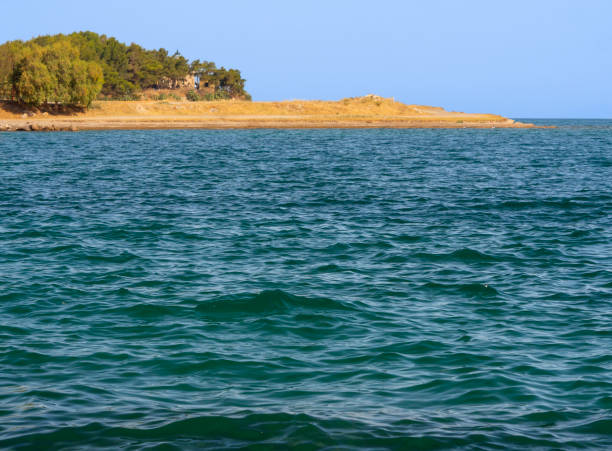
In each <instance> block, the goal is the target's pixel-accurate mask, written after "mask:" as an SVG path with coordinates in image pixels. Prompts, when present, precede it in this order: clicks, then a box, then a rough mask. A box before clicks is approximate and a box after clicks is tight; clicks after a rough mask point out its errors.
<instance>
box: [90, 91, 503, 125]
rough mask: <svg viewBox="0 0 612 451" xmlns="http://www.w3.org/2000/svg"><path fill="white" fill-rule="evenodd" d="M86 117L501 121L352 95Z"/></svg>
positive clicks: (99, 106) (147, 108)
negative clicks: (344, 97)
mask: <svg viewBox="0 0 612 451" xmlns="http://www.w3.org/2000/svg"><path fill="white" fill-rule="evenodd" d="M84 115H85V116H87V117H101V116H124V115H125V116H173V117H179V116H207V117H226V116H252V117H262V116H265V117H268V118H281V117H285V118H290V117H300V118H302V119H308V117H310V118H313V117H314V116H316V117H317V118H318V119H326V120H334V119H356V120H359V119H362V120H363V119H366V118H376V119H378V120H380V119H383V118H389V119H398V118H411V119H413V118H414V119H416V118H418V119H420V120H423V119H424V120H426V119H428V118H430V119H432V120H436V121H439V120H444V119H445V118H448V119H450V118H452V119H453V120H455V121H456V120H457V118H458V116H461V118H462V119H468V120H469V121H470V122H471V121H496V120H504V118H502V117H501V116H496V115H490V114H485V115H481V114H464V113H454V112H447V111H445V110H444V109H442V108H437V107H429V106H421V105H406V104H403V103H401V102H396V101H394V100H393V99H388V98H382V97H378V96H372V95H371V96H365V97H353V98H347V99H342V100H340V101H322V100H287V101H282V102H246V101H239V100H219V101H213V102H187V101H175V100H171V99H170V100H163V101H152V100H148V101H136V102H133V101H132V102H121V101H113V102H96V103H95V104H94V105H93V108H92V109H90V110H89V111H88V112H87V113H85V114H84Z"/></svg>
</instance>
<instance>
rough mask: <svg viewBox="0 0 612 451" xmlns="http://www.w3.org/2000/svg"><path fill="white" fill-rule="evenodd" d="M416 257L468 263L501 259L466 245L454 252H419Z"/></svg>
mask: <svg viewBox="0 0 612 451" xmlns="http://www.w3.org/2000/svg"><path fill="white" fill-rule="evenodd" d="M415 256H416V257H418V258H420V259H422V260H433V261H459V262H466V263H472V262H475V263H480V262H482V263H489V262H496V261H499V257H496V256H494V255H489V254H485V253H483V252H480V251H477V250H475V249H470V248H468V247H464V248H462V249H457V250H455V251H453V252H447V253H441V254H434V253H428V252H419V253H417V254H415Z"/></svg>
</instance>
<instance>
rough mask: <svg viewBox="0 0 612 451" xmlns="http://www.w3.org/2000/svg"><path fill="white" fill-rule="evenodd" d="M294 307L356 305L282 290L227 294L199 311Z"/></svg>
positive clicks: (266, 310) (344, 307) (342, 307)
mask: <svg viewBox="0 0 612 451" xmlns="http://www.w3.org/2000/svg"><path fill="white" fill-rule="evenodd" d="M293 309H305V310H353V309H354V307H352V306H351V305H349V304H346V303H343V302H339V301H335V300H333V299H327V298H318V297H305V296H295V295H292V294H289V293H286V292H284V291H281V290H268V291H262V292H261V293H257V294H253V293H243V294H236V295H233V296H225V297H221V298H217V299H213V300H212V301H208V302H203V303H201V304H200V305H198V306H197V310H198V311H199V312H201V313H207V314H235V313H237V314H240V313H244V314H248V313H271V312H272V313H274V312H275V313H282V312H286V311H291V310H293Z"/></svg>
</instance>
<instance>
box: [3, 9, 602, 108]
mask: <svg viewBox="0 0 612 451" xmlns="http://www.w3.org/2000/svg"><path fill="white" fill-rule="evenodd" d="M0 11H1V14H2V16H3V17H2V20H1V21H0V23H1V25H0V40H1V41H6V40H13V39H29V38H31V37H33V36H36V35H40V34H49V33H59V32H62V33H69V32H72V31H80V30H91V31H95V32H98V33H104V34H107V35H112V36H115V37H117V38H118V39H119V40H121V41H123V42H126V43H128V44H129V43H131V42H136V43H138V44H141V45H143V46H144V47H147V48H159V47H164V48H166V49H168V50H169V51H171V52H174V51H175V50H179V51H180V52H181V53H182V54H183V55H185V56H186V57H187V58H189V59H195V58H199V59H204V60H211V61H215V62H216V63H217V64H218V65H224V66H226V67H235V68H238V69H240V70H241V71H242V73H243V76H244V78H246V79H247V90H248V91H249V92H250V93H251V94H252V95H253V99H254V100H280V99H296V98H299V99H316V98H320V99H339V98H342V97H349V96H358V95H364V94H369V93H374V94H378V95H382V96H385V97H395V98H396V99H397V100H401V101H403V102H406V103H419V104H426V105H436V106H442V107H445V108H447V109H450V110H456V111H467V112H492V113H499V114H503V115H506V116H510V117H588V118H595V117H602V118H612V1H611V0H572V1H569V0H513V1H504V2H501V1H495V0H427V1H425V0H403V1H402V0H371V1H362V0H326V1H320V0H304V1H292V0H257V1H255V0H253V1H246V0H233V1H232V0H225V1H219V0H217V1H206V0H197V1H192V0H179V1H172V0H164V1H158V0H102V1H96V2H90V1H87V0H53V1H51V0H29V1H23V2H2V6H1V7H0Z"/></svg>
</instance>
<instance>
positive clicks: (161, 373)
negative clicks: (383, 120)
mask: <svg viewBox="0 0 612 451" xmlns="http://www.w3.org/2000/svg"><path fill="white" fill-rule="evenodd" d="M546 122H547V123H550V121H546ZM557 123H558V124H559V125H560V128H558V129H552V130H550V129H547V130H284V131H280V130H242V131H111V132H79V133H46V134H18V133H13V134H8V133H3V134H0V448H15V449H21V448H24V449H48V448H54V449H57V448H64V449H82V448H84V447H85V448H86V447H96V448H108V449H118V448H124V449H200V448H208V449H225V448H237V449H240V448H243V447H253V448H255V449H286V448H287V447H289V446H290V447H296V448H299V449H305V450H307V449H321V448H326V449H333V450H336V449H355V448H368V449H447V448H457V449H486V450H488V449H504V448H512V449H520V448H541V449H551V448H562V449H571V448H601V449H604V448H606V447H610V446H612V435H611V434H612V413H611V412H612V327H611V316H612V221H611V212H612V122H610V121H559V122H557Z"/></svg>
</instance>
